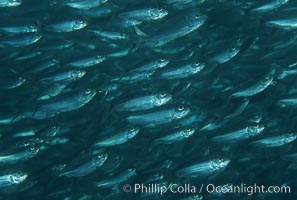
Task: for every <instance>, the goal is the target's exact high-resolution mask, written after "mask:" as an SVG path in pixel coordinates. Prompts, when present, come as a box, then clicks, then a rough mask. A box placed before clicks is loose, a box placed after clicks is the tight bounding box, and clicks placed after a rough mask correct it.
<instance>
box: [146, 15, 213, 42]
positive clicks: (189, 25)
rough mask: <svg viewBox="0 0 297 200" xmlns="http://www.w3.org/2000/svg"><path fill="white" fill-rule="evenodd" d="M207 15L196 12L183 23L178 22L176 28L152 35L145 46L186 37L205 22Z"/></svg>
mask: <svg viewBox="0 0 297 200" xmlns="http://www.w3.org/2000/svg"><path fill="white" fill-rule="evenodd" d="M206 19H207V17H206V16H205V15H199V14H194V15H190V16H188V17H187V18H186V21H184V22H183V23H181V24H178V25H177V27H176V28H175V29H172V30H169V31H167V32H164V33H161V34H159V35H155V36H152V38H151V39H150V41H148V42H147V43H146V44H145V46H147V47H160V46H163V45H165V44H167V43H169V42H171V41H173V40H175V39H178V38H181V37H184V36H185V35H188V34H189V33H191V32H193V31H195V30H196V29H198V28H199V27H200V26H202V25H203V24H204V22H205V21H206Z"/></svg>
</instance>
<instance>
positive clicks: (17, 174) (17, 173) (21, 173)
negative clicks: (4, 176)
mask: <svg viewBox="0 0 297 200" xmlns="http://www.w3.org/2000/svg"><path fill="white" fill-rule="evenodd" d="M14 175H15V176H16V177H18V178H19V177H21V176H22V175H23V172H21V171H17V172H15V173H14Z"/></svg>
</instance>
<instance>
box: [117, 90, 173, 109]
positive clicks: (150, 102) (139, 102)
mask: <svg viewBox="0 0 297 200" xmlns="http://www.w3.org/2000/svg"><path fill="white" fill-rule="evenodd" d="M171 99H172V95H170V94H168V93H166V92H160V93H157V94H153V95H148V96H143V97H138V98H135V99H131V100H128V101H126V102H124V103H121V104H119V105H117V106H116V107H115V110H118V111H140V110H148V109H152V108H155V107H158V106H162V105H165V104H166V103H168V102H169V101H170V100H171Z"/></svg>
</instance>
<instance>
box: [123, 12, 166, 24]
mask: <svg viewBox="0 0 297 200" xmlns="http://www.w3.org/2000/svg"><path fill="white" fill-rule="evenodd" d="M167 15H168V11H167V10H165V9H162V8H158V9H157V8H147V9H139V10H132V11H127V12H122V13H120V14H119V18H121V19H123V20H124V22H123V23H122V24H124V26H125V27H128V26H133V25H139V24H141V23H142V22H146V21H152V20H159V19H162V18H164V17H165V16H167Z"/></svg>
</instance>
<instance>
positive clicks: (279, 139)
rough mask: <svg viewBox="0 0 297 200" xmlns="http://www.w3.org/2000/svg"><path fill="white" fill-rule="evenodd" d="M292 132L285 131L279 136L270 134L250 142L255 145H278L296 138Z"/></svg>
mask: <svg viewBox="0 0 297 200" xmlns="http://www.w3.org/2000/svg"><path fill="white" fill-rule="evenodd" d="M296 138H297V136H296V134H294V133H287V134H283V135H280V136H272V137H268V138H264V139H260V140H256V141H253V142H251V145H253V146H257V147H280V146H283V145H286V144H289V143H291V142H293V141H294V140H296Z"/></svg>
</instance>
